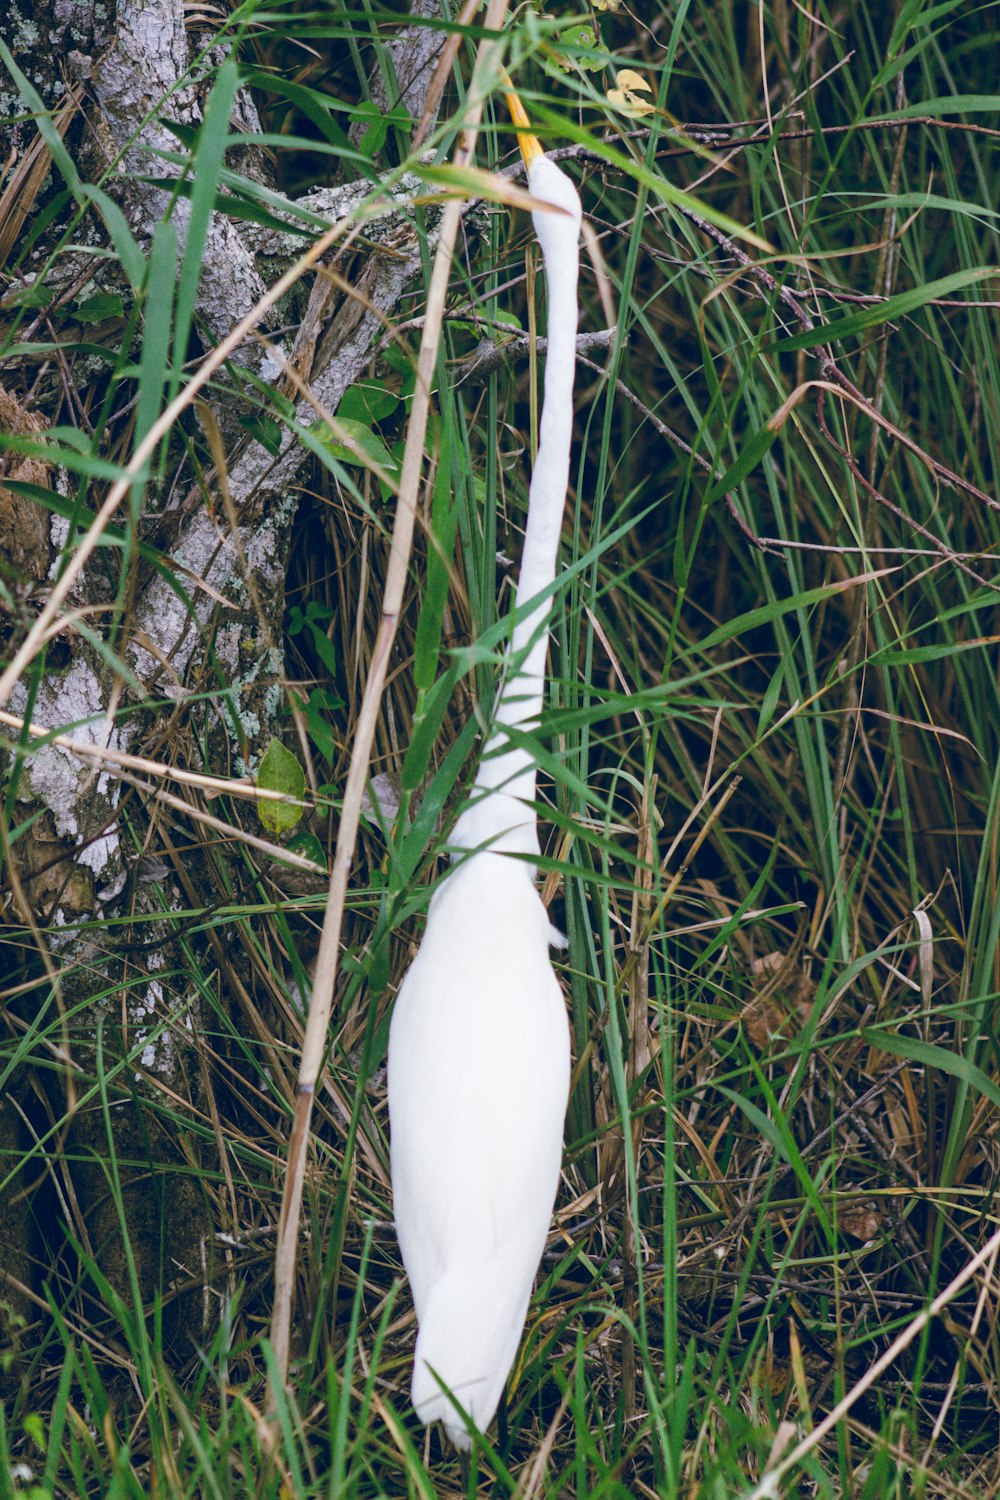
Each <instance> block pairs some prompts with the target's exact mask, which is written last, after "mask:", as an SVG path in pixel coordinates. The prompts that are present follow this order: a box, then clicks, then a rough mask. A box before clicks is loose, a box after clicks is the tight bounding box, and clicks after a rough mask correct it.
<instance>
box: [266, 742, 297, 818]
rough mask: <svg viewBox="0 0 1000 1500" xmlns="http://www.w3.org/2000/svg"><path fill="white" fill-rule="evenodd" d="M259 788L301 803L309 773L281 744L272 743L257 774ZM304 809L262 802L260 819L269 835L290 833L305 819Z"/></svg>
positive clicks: (286, 804)
mask: <svg viewBox="0 0 1000 1500" xmlns="http://www.w3.org/2000/svg"><path fill="white" fill-rule="evenodd" d="M257 785H258V786H259V787H263V788H264V790H265V791H268V792H281V793H282V795H283V796H285V797H295V798H296V799H297V800H299V801H301V798H302V797H303V795H304V793H305V789H306V777H305V772H304V771H303V769H302V767H301V766H300V765H299V763H298V761H297V759H296V758H295V756H294V755H293V754H292V752H291V751H290V750H286V749H285V746H284V745H283V744H282V743H281V741H280V740H272V741H271V743H270V744H269V745H268V747H267V750H266V752H265V754H264V759H263V760H262V761H261V763H260V768H259V770H258V771H257ZM303 811H304V808H303V807H301V806H299V807H293V806H292V805H291V804H290V803H288V802H264V801H261V802H258V803H257V816H258V817H259V818H260V821H261V822H262V823H263V825H264V827H265V828H266V829H267V830H268V832H269V833H287V832H288V830H289V829H290V828H294V827H295V825H296V823H298V822H299V820H300V818H301V817H302V814H303Z"/></svg>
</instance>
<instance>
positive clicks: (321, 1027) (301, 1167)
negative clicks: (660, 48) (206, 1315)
mask: <svg viewBox="0 0 1000 1500" xmlns="http://www.w3.org/2000/svg"><path fill="white" fill-rule="evenodd" d="M507 5H508V0H490V3H489V5H488V8H487V12H486V16H485V19H484V22H483V25H484V29H485V31H486V33H487V37H486V38H484V40H483V41H482V42H481V43H480V45H479V50H478V53H477V56H476V63H475V69H474V72H473V76H472V82H471V84H470V87H469V94H468V98H467V113H466V121H465V127H464V129H463V131H462V134H461V136H460V138H459V145H458V149H457V150H456V153H455V165H456V166H466V165H467V164H468V163H469V161H470V160H471V158H472V154H473V150H474V147H475V141H476V133H477V129H478V125H479V120H480V117H481V115H482V110H483V105H484V103H485V100H486V90H487V86H488V84H489V82H490V81H491V74H492V73H493V71H494V66H495V54H496V52H497V50H498V46H499V44H498V42H497V41H496V40H495V36H494V37H490V36H489V33H491V32H492V33H494V34H495V33H497V32H499V30H500V28H501V26H502V25H503V21H504V17H505V16H506V13H507ZM461 215H462V203H461V201H460V200H457V199H452V200H450V201H449V202H448V203H447V204H446V205H445V210H444V215H443V217H442V221H441V232H440V239H439V240H438V247H437V252H436V254H435V257H434V267H433V271H432V273H431V283H430V288H429V291H428V296H427V312H426V317H425V322H424V329H423V336H422V338H421V342H420V355H419V359H418V364H417V381H416V388H415V391H414V396H413V409H412V412H411V415H410V423H409V427H408V429H407V435H406V450H405V453H404V455H403V467H402V473H401V475H400V480H399V499H398V502H397V505H396V518H395V521H394V523H393V529H392V540H391V544H390V552H389V565H388V569H387V572H386V581H385V589H384V592H383V596H382V615H381V619H380V621H379V628H378V634H377V636H376V638H375V645H374V649H373V651H372V659H371V666H370V669H369V674H368V680H367V682H366V684H365V691H364V696H363V698H362V700H361V709H360V712H359V715H358V722H357V726H356V728H355V734H354V750H353V753H352V755H351V764H350V767H349V769H348V773H347V786H346V788H345V791H344V804H343V810H342V813H341V821H340V828H339V830H338V833H337V847H336V851H335V853H334V858H333V871H332V874H331V877H330V891H329V895H328V897H327V904H326V912H325V915H324V918H323V932H322V936H321V938H320V947H319V954H318V956H317V959H316V973H315V979H314V983H313V991H312V995H311V997H310V1001H309V1016H308V1020H307V1022H306V1034H305V1039H304V1041H303V1044H302V1059H301V1062H300V1065H299V1079H298V1086H297V1090H296V1102H295V1118H294V1120H293V1123H292V1133H291V1139H290V1141H289V1146H288V1165H287V1169H286V1174H285V1187H284V1194H283V1197H282V1203H281V1216H280V1219H279V1224H278V1247H277V1253H276V1256H275V1272H274V1276H275V1297H274V1311H273V1315H272V1320H271V1342H272V1346H273V1349H274V1371H273V1374H272V1376H271V1386H270V1393H269V1402H270V1407H271V1411H272V1413H273V1411H274V1409H275V1408H276V1406H277V1398H278V1396H279V1390H280V1387H282V1386H284V1384H285V1381H286V1379H287V1375H288V1356H289V1346H290V1340H291V1318H292V1298H293V1292H294V1286H295V1261H296V1249H297V1243H298V1232H299V1217H300V1214H301V1209H302V1190H303V1185H304V1179H305V1166H306V1157H307V1153H308V1146H309V1126H310V1122H311V1119H312V1106H313V1099H314V1096H315V1092H316V1081H317V1079H318V1077H319V1071H320V1067H321V1065H322V1061H323V1055H324V1052H325V1050H326V1040H327V1031H328V1029H329V1025H330V1012H331V1009H332V1006H333V992H334V986H335V984H336V980H337V970H338V962H339V956H340V931H341V926H342V924H343V916H344V905H345V902H346V898H347V884H348V880H349V877H350V872H351V865H352V863H353V860H354V846H355V843H356V840H357V834H358V823H359V820H360V817H361V802H362V798H363V796H364V792H365V785H366V783H367V780H368V774H369V761H370V756H371V747H372V741H373V739H374V736H375V726H376V723H377V721H378V714H379V708H380V704H381V700H382V689H383V687H384V685H385V678H386V672H387V669H388V665H389V654H390V651H391V649H392V643H393V640H394V639H395V636H396V628H397V625H398V622H399V615H400V610H401V608H402V603H403V590H404V588H405V585H406V579H407V573H408V569H409V560H410V551H411V547H412V542H413V528H414V523H415V520H416V511H417V498H418V491H419V487H420V476H421V471H422V467H423V456H424V438H425V435H426V431H427V421H428V416H429V413H430V401H431V389H432V386H433V382H434V369H435V364H436V361H437V351H438V345H439V342H440V337H441V324H442V319H443V316H444V304H445V297H446V294H447V290H448V281H449V278H450V275H451V263H452V254H453V251H454V246H455V240H456V237H457V234H458V226H459V222H460V220H461Z"/></svg>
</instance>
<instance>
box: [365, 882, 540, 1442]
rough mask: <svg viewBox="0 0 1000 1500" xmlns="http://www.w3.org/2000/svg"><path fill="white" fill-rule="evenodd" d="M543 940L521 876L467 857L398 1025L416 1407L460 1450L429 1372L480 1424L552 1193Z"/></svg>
mask: <svg viewBox="0 0 1000 1500" xmlns="http://www.w3.org/2000/svg"><path fill="white" fill-rule="evenodd" d="M514 932H516V934H517V940H516V942H515V941H512V939H511V934H512V933H514ZM550 941H551V928H550V926H549V919H548V915H547V913H546V911H545V908H544V906H543V905H542V902H541V899H540V897H539V895H538V892H537V891H536V890H535V888H534V886H533V884H532V883H531V882H530V880H528V879H526V878H525V871H524V867H523V866H522V865H520V864H519V863H518V862H517V861H515V860H512V859H509V858H507V857H506V856H505V855H503V854H487V853H482V854H476V855H474V856H473V857H472V858H471V859H468V860H466V861H464V862H463V863H462V864H461V865H459V867H458V868H457V869H456V870H454V871H453V872H452V873H451V874H450V875H449V876H448V878H447V879H446V880H444V881H443V882H442V883H441V885H440V886H439V888H438V890H437V893H436V894H435V896H434V898H433V900H432V902H431V907H430V911H429V913H428V918H427V930H426V934H425V937H424V941H423V943H422V945H421V948H420V952H419V953H418V955H417V957H416V959H415V960H414V963H413V966H412V968H411V969H410V971H409V973H408V974H407V976H406V979H405V981H404V983H403V986H402V988H401V990H400V993H399V998H398V1000H397V1002H396V1010H395V1014H394V1015H393V1021H392V1038H391V1042H390V1053H389V1074H390V1078H391V1079H392V1090H393V1094H392V1181H393V1194H394V1202H395V1214H396V1232H397V1234H398V1236H399V1243H400V1248H401V1250H402V1252H403V1261H404V1264H405V1265H406V1271H407V1275H408V1276H409V1279H410V1287H411V1289H412V1292H413V1302H414V1306H415V1308H416V1313H417V1323H418V1326H419V1330H420V1332H419V1337H418V1339H417V1348H416V1355H415V1359H414V1375H413V1404H414V1406H415V1407H416V1410H417V1415H418V1416H419V1417H420V1419H421V1420H422V1421H424V1422H432V1421H435V1420H437V1419H441V1420H443V1421H444V1424H445V1427H446V1429H447V1431H448V1435H449V1437H451V1439H452V1441H453V1442H455V1443H456V1444H457V1445H458V1446H459V1447H463V1448H465V1447H468V1437H467V1434H466V1431H465V1426H464V1424H463V1422H462V1420H461V1418H460V1417H459V1416H458V1414H457V1412H455V1410H454V1408H453V1407H452V1406H451V1403H450V1402H449V1401H447V1399H446V1398H445V1396H444V1395H443V1393H442V1390H441V1387H440V1385H439V1384H438V1382H437V1380H436V1379H435V1378H434V1374H433V1371H437V1373H438V1375H439V1376H440V1377H441V1379H442V1380H443V1381H444V1382H445V1384H446V1385H447V1386H448V1387H449V1389H450V1390H452V1391H453V1392H454V1394H455V1395H456V1396H457V1397H458V1399H459V1401H460V1402H461V1404H462V1405H463V1406H464V1407H465V1409H466V1411H467V1412H468V1413H469V1415H470V1416H471V1417H472V1419H473V1420H474V1421H475V1423H476V1425H477V1426H478V1427H480V1428H483V1427H486V1426H487V1425H488V1424H489V1422H490V1419H491V1418H492V1416H493V1413H494V1412H495V1411H496V1407H497V1402H498V1401H499V1399H500V1393H501V1390H502V1387H503V1383H504V1380H505V1379H506V1377H507V1372H508V1370H509V1369H510V1366H511V1364H512V1362H513V1359H514V1355H515V1353H516V1352H517V1344H518V1339H519V1338H520V1334H521V1329H522V1327H523V1324H524V1316H525V1313H526V1311H527V1307H528V1299H529V1297H530V1296H531V1288H532V1285H533V1282H534V1277H535V1271H536V1269H537V1267H538V1262H539V1259H540V1258H541V1254H542V1250H543V1248H544V1246H545V1236H546V1233H547V1232H548V1227H549V1220H550V1218H551V1216H552V1204H553V1201H554V1199H555V1195H556V1188H557V1186H558V1183H559V1164H560V1158H561V1155H562V1132H563V1116H564V1115H565V1112H566V1096H567V1091H568V1088H569V1042H568V1034H567V1025H566V1007H565V1003H564V1001H563V997H562V992H561V991H560V989H559V985H558V983H557V981H556V977H555V975H554V974H553V972H552V965H551V963H550V962H549V953H548V945H549V943H550ZM412 1057H420V1058H422V1059H424V1064H423V1066H422V1067H421V1069H420V1071H419V1073H418V1072H416V1071H415V1070H414V1069H412V1068H410V1067H409V1066H407V1063H406V1059H407V1058H412ZM431 1164H433V1170H430V1168H431Z"/></svg>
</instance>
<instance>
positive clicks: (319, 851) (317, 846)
mask: <svg viewBox="0 0 1000 1500" xmlns="http://www.w3.org/2000/svg"><path fill="white" fill-rule="evenodd" d="M288 847H289V849H291V850H292V851H293V852H294V853H295V854H301V855H302V856H303V857H304V858H305V859H311V860H312V862H313V864H314V865H320V866H322V867H324V868H325V866H326V863H327V858H326V854H325V853H324V851H323V845H322V844H321V843H320V841H319V839H318V838H317V837H316V835H315V834H314V833H313V832H312V831H311V830H310V829H308V828H303V829H301V830H300V831H299V832H298V833H293V834H292V836H291V838H290V839H289V840H288Z"/></svg>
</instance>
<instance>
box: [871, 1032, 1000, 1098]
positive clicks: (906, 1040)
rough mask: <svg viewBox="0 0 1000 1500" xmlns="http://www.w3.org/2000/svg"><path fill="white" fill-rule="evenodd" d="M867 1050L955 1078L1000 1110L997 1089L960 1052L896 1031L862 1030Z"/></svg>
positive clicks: (999, 1089)
mask: <svg viewBox="0 0 1000 1500" xmlns="http://www.w3.org/2000/svg"><path fill="white" fill-rule="evenodd" d="M861 1035H862V1037H863V1038H864V1040H865V1041H866V1042H867V1043H868V1045H869V1046H870V1047H877V1048H878V1050H879V1051H880V1052H888V1053H889V1055H890V1056H891V1057H907V1058H911V1059H912V1060H913V1062H917V1063H920V1064H921V1065H922V1066H923V1067H925V1068H937V1069H938V1070H939V1071H940V1072H941V1073H947V1074H948V1075H949V1076H950V1077H952V1078H959V1079H961V1080H962V1082H963V1083H966V1084H968V1086H969V1087H970V1088H971V1089H974V1090H975V1092H976V1093H978V1094H982V1095H983V1097H984V1098H986V1099H989V1100H990V1102H991V1103H992V1104H995V1105H996V1106H997V1108H998V1109H1000V1088H998V1087H997V1085H996V1084H995V1083H994V1082H993V1080H992V1078H988V1077H987V1076H986V1074H985V1073H984V1072H983V1070H982V1068H977V1066H976V1064H975V1063H974V1062H970V1060H969V1059H968V1058H967V1057H963V1055H962V1054H961V1053H960V1052H952V1051H951V1050H950V1048H948V1047H936V1046H934V1044H933V1043H932V1042H924V1041H921V1040H920V1038H919V1037H916V1036H903V1035H901V1034H900V1033H899V1032H888V1031H876V1030H874V1029H872V1028H870V1027H869V1028H866V1029H865V1030H863V1031H862V1033H861Z"/></svg>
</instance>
